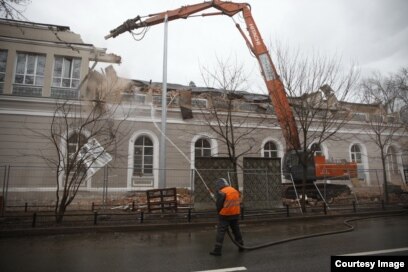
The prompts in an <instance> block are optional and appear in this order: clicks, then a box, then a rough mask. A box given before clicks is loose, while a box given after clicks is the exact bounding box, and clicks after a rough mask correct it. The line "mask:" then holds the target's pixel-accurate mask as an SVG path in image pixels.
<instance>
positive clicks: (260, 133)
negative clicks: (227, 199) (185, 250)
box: [0, 20, 408, 199]
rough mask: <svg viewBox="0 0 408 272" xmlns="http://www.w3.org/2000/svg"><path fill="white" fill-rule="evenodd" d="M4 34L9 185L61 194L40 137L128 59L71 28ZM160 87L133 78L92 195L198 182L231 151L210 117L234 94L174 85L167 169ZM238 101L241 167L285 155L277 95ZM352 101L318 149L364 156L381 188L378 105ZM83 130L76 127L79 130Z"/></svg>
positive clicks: (363, 166) (35, 193)
mask: <svg viewBox="0 0 408 272" xmlns="http://www.w3.org/2000/svg"><path fill="white" fill-rule="evenodd" d="M0 32H1V33H2V34H1V35H0V127H1V130H0V139H1V141H0V166H1V167H2V170H1V171H2V173H1V174H2V176H4V178H3V192H4V190H5V188H6V189H7V192H8V193H9V199H10V198H12V197H11V196H10V195H11V193H13V192H14V193H16V194H15V196H13V197H14V198H15V199H18V198H20V197H19V196H18V195H17V193H19V192H20V193H25V194H26V195H28V194H30V197H31V198H33V199H34V198H39V197H40V198H44V197H45V194H46V193H48V195H49V196H50V197H51V198H52V196H51V195H52V194H51V192H53V191H55V188H56V182H60V181H58V179H56V177H55V169H54V170H53V169H52V168H50V167H49V165H48V164H47V161H46V160H44V158H47V157H53V156H54V157H55V156H57V155H56V152H55V150H54V147H53V145H52V143H50V141H49V139H47V138H46V137H40V136H39V135H47V133H49V130H50V124H51V123H52V120H53V117H55V107H57V106H58V104H59V103H62V102H64V101H70V103H72V104H75V105H81V104H82V103H87V102H86V101H88V102H89V98H90V95H89V93H90V85H92V84H91V82H92V75H91V73H90V72H89V71H90V65H91V64H92V63H94V62H108V63H119V62H120V58H119V57H118V56H115V55H112V54H106V50H105V49H101V48H97V47H95V46H93V45H91V44H86V43H84V42H83V41H82V39H81V38H80V36H79V35H78V34H76V33H73V32H71V31H70V29H69V27H65V26H55V25H44V24H34V23H25V22H19V21H12V20H1V21H0ZM160 90H161V84H159V83H152V82H143V81H136V80H127V81H126V84H124V85H123V89H122V90H121V92H120V96H121V104H120V108H121V111H120V112H119V111H118V112H117V113H116V115H115V117H114V122H122V124H121V127H120V134H118V135H120V139H118V141H117V145H116V149H115V151H114V152H113V153H112V154H110V155H111V156H112V158H113V159H112V161H110V162H109V170H108V171H109V172H108V173H106V172H104V171H105V170H104V169H102V168H101V169H98V170H97V171H95V173H94V174H92V175H91V176H89V178H88V179H86V181H85V182H84V184H82V185H81V187H80V191H81V192H82V193H83V194H85V195H86V194H88V195H89V194H101V192H102V191H103V190H104V188H106V182H109V191H110V192H117V193H122V194H123V193H125V194H126V193H128V192H133V191H142V190H147V189H153V188H158V187H159V186H160V187H162V186H164V187H185V188H189V189H193V187H194V185H193V182H192V180H193V178H192V177H193V176H194V175H195V174H194V168H195V158H196V157H224V156H227V154H228V150H227V148H226V144H225V141H224V140H223V139H222V137H220V136H219V135H217V133H216V132H215V131H214V130H211V129H210V128H209V126H210V125H214V124H215V125H216V124H217V121H216V120H210V119H209V118H207V117H208V116H209V115H210V111H211V109H214V108H218V109H220V111H219V113H218V114H219V115H220V116H221V118H224V117H225V116H227V115H228V114H229V113H228V111H226V110H225V99H224V96H225V91H223V90H216V89H209V88H200V87H195V86H183V85H177V84H168V95H167V99H168V101H167V102H168V103H167V104H168V105H169V108H168V110H167V129H166V133H165V136H166V142H167V148H166V154H165V156H166V167H165V168H166V169H165V171H162V170H163V169H159V159H160V158H159V156H160V152H159V151H160V137H162V134H163V133H162V131H161V129H160V124H161V93H160ZM186 95H187V98H185V96H186ZM214 97H215V99H214ZM186 101H187V104H186ZM232 103H233V105H232V109H233V110H232V111H231V113H232V115H233V118H234V120H235V121H234V122H235V125H234V126H235V129H236V131H235V133H236V135H247V136H246V137H242V138H243V139H242V141H241V142H240V144H239V145H238V146H237V148H236V150H237V152H238V153H243V154H244V155H243V156H242V157H241V158H240V159H239V160H240V164H242V160H243V158H244V157H264V158H281V157H282V156H283V154H284V151H285V141H284V139H283V136H282V133H281V129H280V127H279V125H278V122H277V120H276V117H275V115H274V114H273V108H271V105H270V103H269V97H268V96H266V95H254V94H250V93H245V92H243V93H236V94H235V98H234V100H233V101H232ZM215 104H217V105H215ZM348 107H349V109H350V110H351V111H352V112H353V116H352V118H351V120H350V121H349V122H348V123H347V124H346V125H345V126H344V127H343V128H342V129H341V130H340V131H339V132H338V133H337V135H336V139H333V140H331V139H329V140H327V141H325V142H323V143H322V144H321V145H320V146H319V147H317V149H316V153H319V154H322V155H325V156H326V158H328V159H330V160H333V161H335V160H337V161H339V160H347V161H355V162H357V163H358V167H359V180H360V181H361V183H362V185H364V186H377V185H380V183H381V177H379V175H380V174H379V173H380V172H378V171H377V170H379V169H381V168H382V166H381V159H380V156H379V150H378V148H377V147H376V145H375V144H374V143H373V142H372V141H371V140H370V138H369V137H368V136H367V132H366V131H365V132H364V130H362V127H363V126H365V124H366V123H367V118H369V116H370V114H372V111H373V110H374V111H375V106H369V105H359V104H353V103H348ZM223 109H224V110H223ZM393 122H398V120H394V121H393ZM391 123H392V122H391ZM391 123H390V124H391ZM38 132H41V133H38ZM70 133H71V132H70ZM84 133H85V134H86V132H84ZM74 134H75V131H74V130H73V131H72V134H69V135H74ZM396 135H398V137H396V138H395V140H394V141H392V142H391V143H390V144H389V146H388V147H387V152H388V153H389V156H388V159H387V171H388V173H389V175H390V176H389V177H390V179H389V180H390V181H391V182H392V183H394V184H397V185H401V186H404V184H406V181H407V180H406V177H405V176H404V167H405V168H406V165H407V164H408V162H407V161H406V158H407V156H406V153H404V152H406V151H405V150H404V148H405V146H404V145H405V144H406V143H407V137H406V136H404V135H403V134H402V132H401V133H400V132H397V134H396ZM79 138H80V137H71V138H70V137H68V139H67V141H68V142H69V146H71V147H72V148H73V149H75V148H76V146H78V145H80V142H81V141H80V140H77V139H79ZM71 139H72V142H70V141H71ZM68 149H69V148H68ZM66 152H67V154H68V153H69V150H67V151H66ZM40 155H41V156H40ZM68 155H69V154H68ZM163 173H164V175H165V177H166V178H165V184H161V185H160V184H159V177H160V175H161V174H163ZM240 184H241V186H242V181H240Z"/></svg>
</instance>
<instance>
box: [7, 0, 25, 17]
mask: <svg viewBox="0 0 408 272" xmlns="http://www.w3.org/2000/svg"><path fill="white" fill-rule="evenodd" d="M30 3H31V1H30V0H0V15H1V16H2V17H4V18H6V19H26V18H25V17H24V15H23V12H24V8H25V7H26V6H27V5H29V4H30Z"/></svg>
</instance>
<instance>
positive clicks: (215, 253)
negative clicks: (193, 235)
mask: <svg viewBox="0 0 408 272" xmlns="http://www.w3.org/2000/svg"><path fill="white" fill-rule="evenodd" d="M221 249H222V248H221V247H220V246H215V247H214V250H213V251H210V255H213V256H221Z"/></svg>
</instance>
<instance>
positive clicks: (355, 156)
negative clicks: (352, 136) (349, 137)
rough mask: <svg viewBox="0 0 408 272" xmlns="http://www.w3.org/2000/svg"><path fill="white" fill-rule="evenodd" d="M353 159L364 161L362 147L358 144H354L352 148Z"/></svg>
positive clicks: (357, 161) (359, 161)
mask: <svg viewBox="0 0 408 272" xmlns="http://www.w3.org/2000/svg"><path fill="white" fill-rule="evenodd" d="M350 154H351V161H352V162H355V163H362V162H363V160H362V156H361V148H360V146H359V145H358V144H353V145H352V146H351V150H350Z"/></svg>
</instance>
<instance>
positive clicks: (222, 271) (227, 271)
mask: <svg viewBox="0 0 408 272" xmlns="http://www.w3.org/2000/svg"><path fill="white" fill-rule="evenodd" d="M235 271H247V269H246V267H244V266H241V267H231V268H223V269H215V270H202V271H196V272H235Z"/></svg>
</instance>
